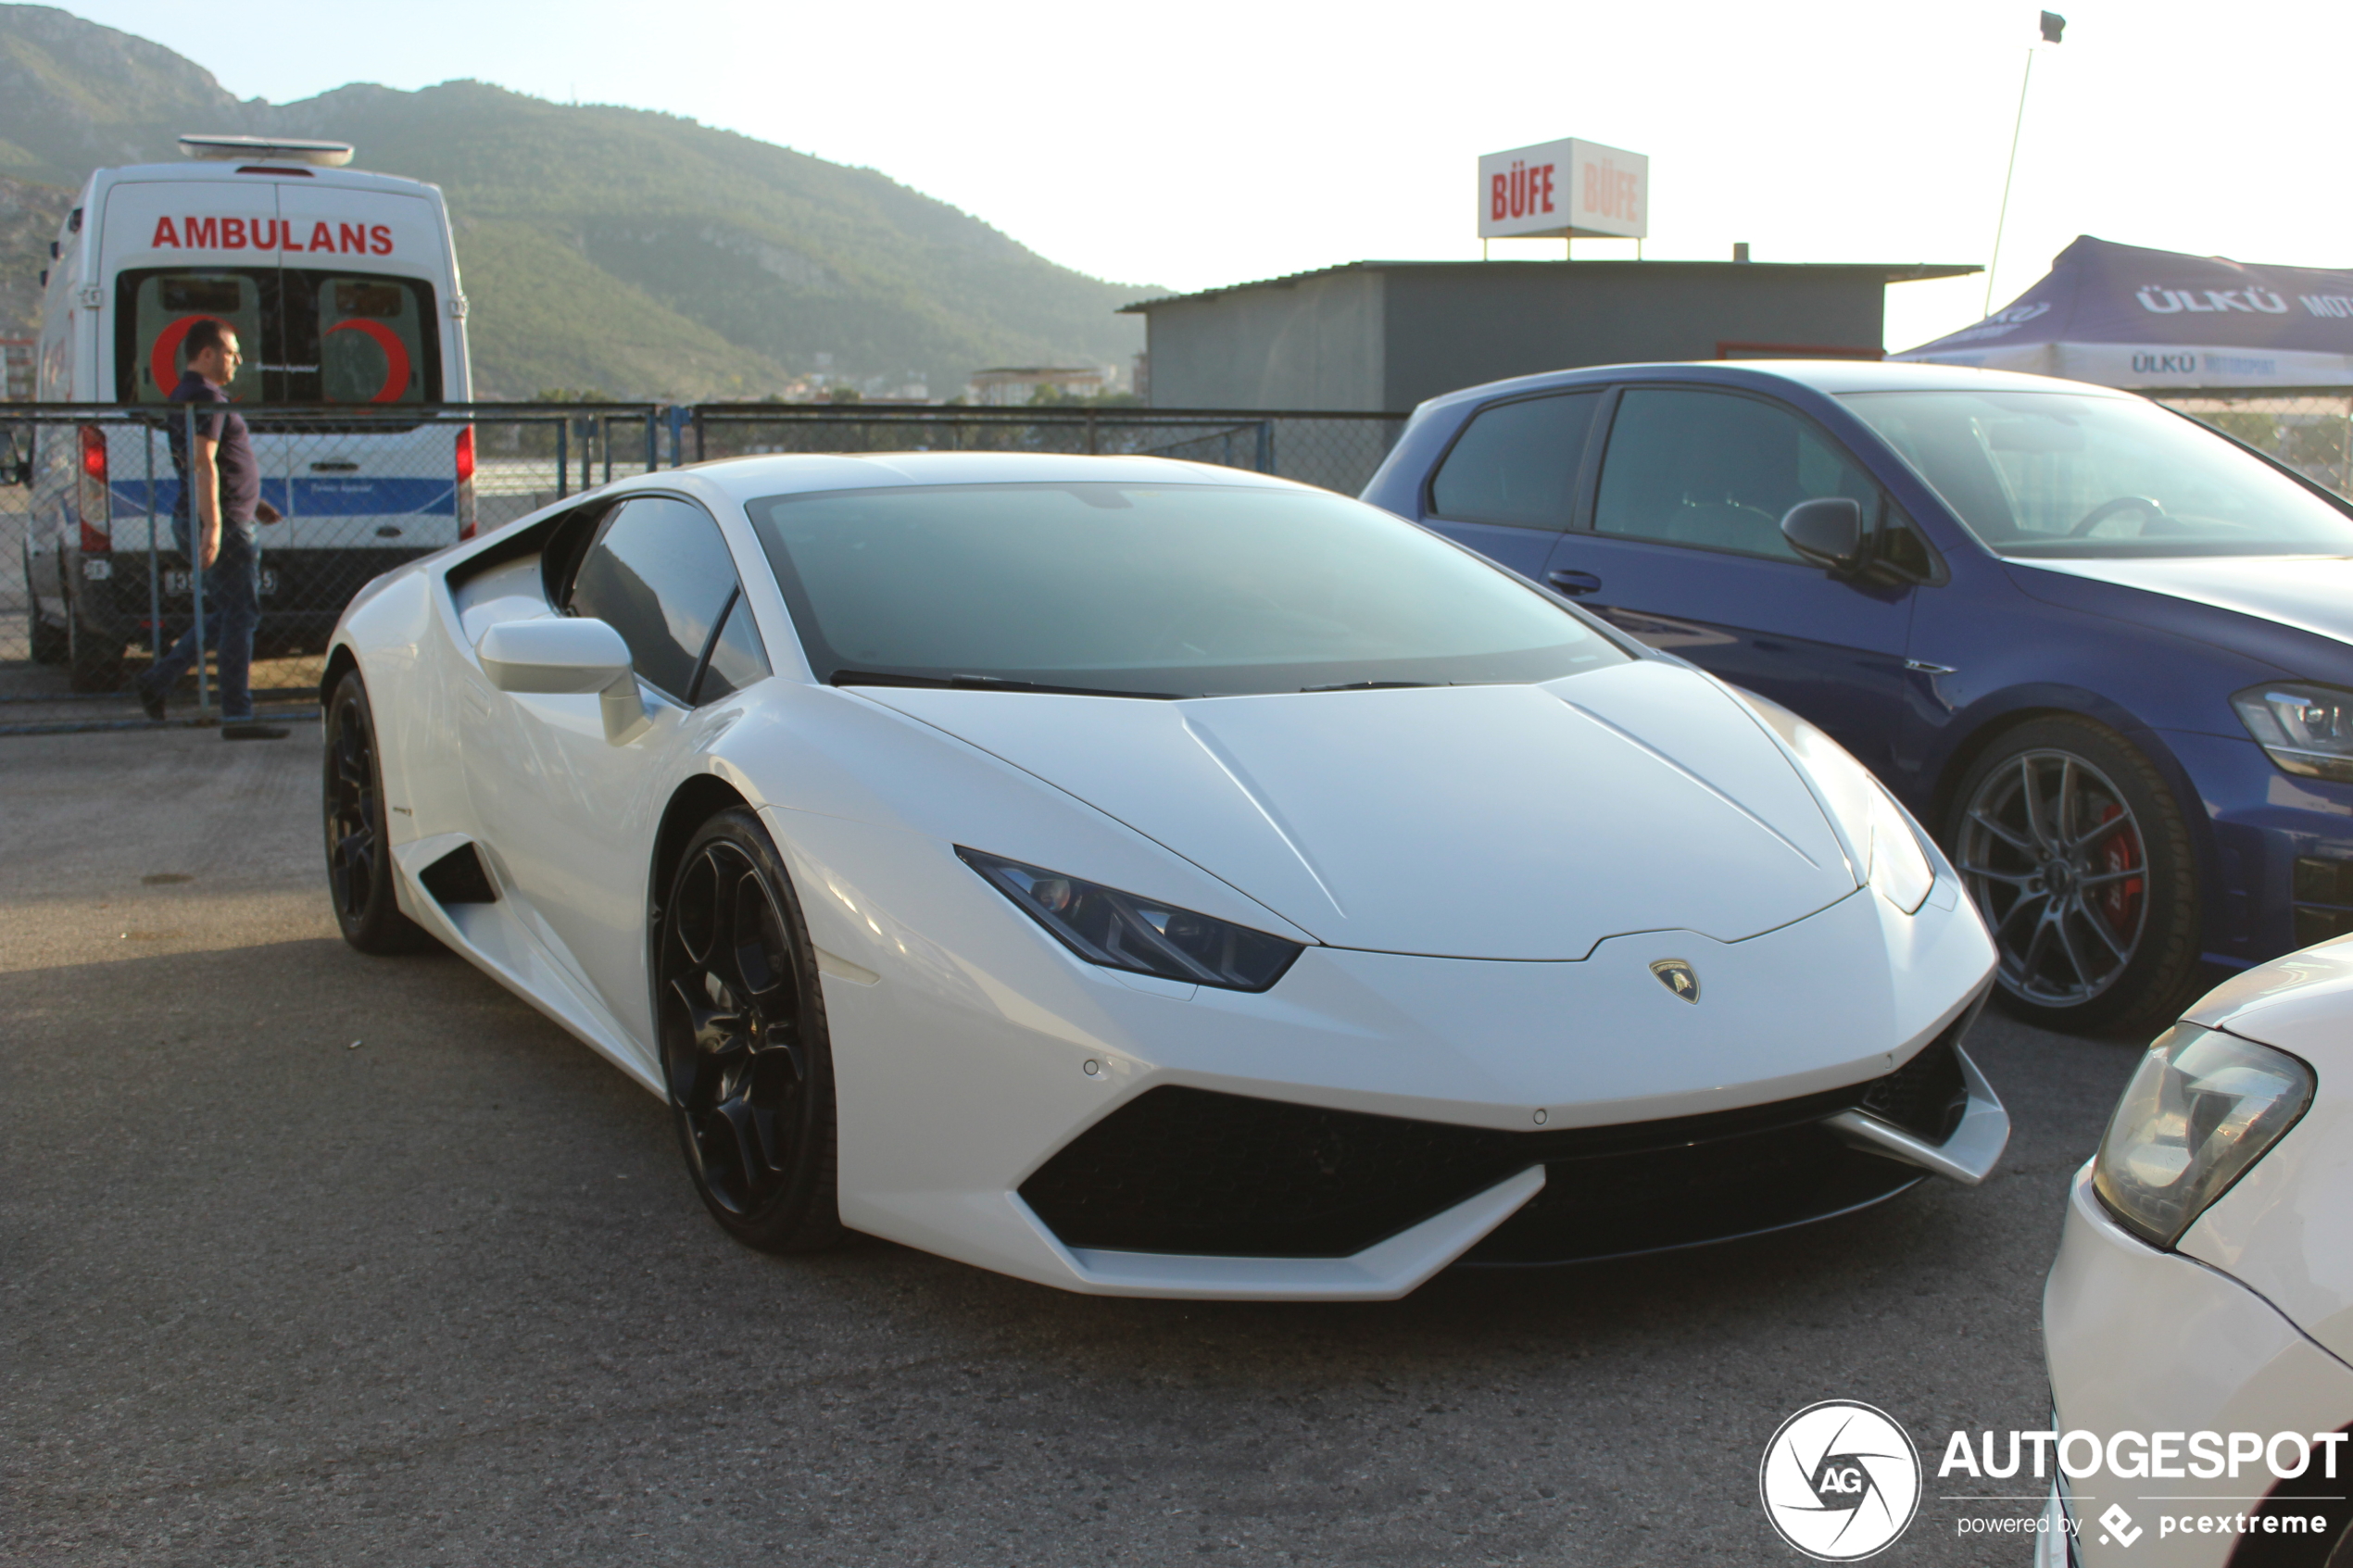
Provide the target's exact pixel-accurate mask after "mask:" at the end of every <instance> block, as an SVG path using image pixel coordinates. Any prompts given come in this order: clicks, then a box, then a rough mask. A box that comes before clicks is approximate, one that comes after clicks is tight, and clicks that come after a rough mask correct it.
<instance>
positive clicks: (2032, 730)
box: [1944, 717, 2200, 1034]
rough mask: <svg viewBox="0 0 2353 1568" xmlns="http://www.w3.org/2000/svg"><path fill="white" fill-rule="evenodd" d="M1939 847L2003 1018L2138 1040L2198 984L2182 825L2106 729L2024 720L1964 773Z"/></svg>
mask: <svg viewBox="0 0 2353 1568" xmlns="http://www.w3.org/2000/svg"><path fill="white" fill-rule="evenodd" d="M1954 802H1955V804H1954V808H1953V812H1952V816H1951V818H1950V820H1949V821H1948V822H1947V823H1946V826H1945V834H1944V841H1945V845H1946V847H1947V850H1948V852H1949V853H1950V854H1951V855H1952V858H1953V864H1954V866H1955V867H1956V868H1957V870H1958V871H1959V872H1960V873H1961V881H1962V882H1963V884H1965V885H1967V886H1968V888H1969V896H1970V897H1971V898H1973V899H1974V900H1975V901H1976V904H1977V908H1978V912H1979V913H1980V914H1982V915H1983V916H1984V917H1985V924H1986V927H1987V929H1988V930H1990V931H1991V932H1992V933H1993V934H1994V947H1996V948H1998V949H1999V950H2000V954H2001V960H2000V963H1999V966H1998V967H1997V969H1996V971H1995V985H1996V987H1997V990H1998V993H1999V995H2000V997H2001V999H2002V1002H2003V1004H2004V1006H2005V1007H2007V1009H2008V1010H2010V1011H2011V1012H2013V1013H2016V1014H2017V1015H2018V1016H2019V1017H2020V1018H2023V1019H2025V1020H2027V1021H2028V1022H2033V1023H2038V1024H2041V1025H2042V1026H2044V1027H2045V1028H2048V1029H2058V1030H2064V1031H2068V1032H2070V1033H2078V1034H2081V1033H2091V1032H2095V1031H2099V1032H2113V1033H2118V1034H2125V1033H2136V1032H2145V1031H2147V1030H2151V1029H2157V1028H2162V1027H2164V1026H2165V1025H2167V1024H2169V1023H2171V1022H2172V1021H2173V1020H2174V1018H2175V1017H2177V1016H2178V1015H2179V1014H2180V1011H2181V1010H2182V1008H2183V1006H2184V1005H2185V1004H2186V1003H2187V1002H2188V1001H2189V999H2190V994H2191V993H2192V992H2193V991H2194V990H2195V989H2196V982H2197V978H2198V967H2197V966H2198V951H2199V908H2200V904H2199V897H2200V895H2199V887H2198V875H2197V859H2196V854H2195V852H2194V851H2193V849H2192V847H2191V845H2190V835H2189V827H2188V824H2187V822H2186V821H2185V819H2184V817H2183V812H2182V809H2181V808H2180V806H2179V805H2178V804H2177V803H2176V802H2175V800H2174V798H2173V792H2172V790H2171V788H2169V787H2168V786H2167V784H2166V783H2165V779H2164V777H2163V775H2161V774H2160V773H2158V771H2157V769H2156V768H2155V766H2153V765H2152V764H2151V763H2150V761H2149V760H2148V759H2147V758H2146V757H2145V756H2143V755H2142V754H2141V752H2140V751H2139V750H2138V749H2137V748H2136V747H2135V746H2133V744H2132V743H2131V742H2130V741H2127V740H2126V739H2125V738H2124V737H2123V736H2122V735H2120V734H2117V733H2116V732H2115V731H2113V730H2111V729H2108V727H2106V726H2105V725H2101V724H2095V723H2093V722H2091V721H2088V720H2083V719H2076V718H2070V717H2053V718H2047V719H2036V720H2032V721H2029V722H2027V723H2024V724H2020V726H2019V727H2018V728H2016V729H2014V730H2012V731H2010V732H2009V733H2007V734H2005V735H2003V736H2001V737H2000V738H1999V739H1998V740H1997V741H1995V742H1994V745H1993V746H1989V747H1988V748H1987V749H1986V751H1985V753H1984V754H1983V755H1982V756H1981V757H1980V758H1979V759H1977V760H1976V761H1975V762H1974V763H1973V764H1971V765H1970V767H1969V771H1967V772H1966V773H1965V774H1963V775H1962V778H1961V782H1960V785H1959V787H1958V788H1957V789H1956V790H1955V791H1954Z"/></svg>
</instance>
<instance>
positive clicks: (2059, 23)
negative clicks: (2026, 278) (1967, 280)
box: [1983, 11, 2067, 316]
mask: <svg viewBox="0 0 2353 1568" xmlns="http://www.w3.org/2000/svg"><path fill="white" fill-rule="evenodd" d="M2042 26H2043V42H2044V43H2045V44H2057V42H2058V41H2059V35H2060V34H2061V33H2063V32H2065V31H2067V19H2066V18H2065V17H2063V16H2060V15H2059V14H2058V13H2057V11H2045V12H2044V13H2043V17H2042ZM2033 84H2034V45H2033V44H2028V45H2027V46H2026V74H2025V76H2024V77H2022V78H2021V79H2020V82H2019V84H2018V118H2017V119H2015V120H2014V121H2012V122H2011V125H2010V163H2009V168H2008V169H2006V170H2004V171H2003V174H2002V207H2001V211H2000V212H1999V213H1997V214H1996V215H1995V216H1994V254H1993V256H1992V257H1991V258H1989V259H1988V260H1987V261H1986V263H1985V310H1984V312H1983V313H1984V314H1985V315H1987V316H1991V315H1993V314H1994V269H1995V268H1997V267H1999V266H2000V265H2001V264H2002V230H2003V228H2004V226H2005V225H2007V223H2008V222H2009V219H2010V183H2011V182H2012V181H2014V180H2016V179H2017V178H2018V139H2019V134H2020V132H2022V131H2024V130H2025V129H2026V90H2027V89H2028V88H2029V87H2031V86H2032V85H2033Z"/></svg>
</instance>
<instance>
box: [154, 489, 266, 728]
mask: <svg viewBox="0 0 2353 1568" xmlns="http://www.w3.org/2000/svg"><path fill="white" fill-rule="evenodd" d="M174 532H176V533H178V534H179V536H180V549H181V553H182V554H183V555H185V556H187V557H188V558H189V559H190V560H194V559H195V551H194V550H193V549H191V548H189V545H190V540H189V538H188V534H187V532H186V530H185V529H184V528H181V527H178V526H176V525H175V529H174ZM260 621H261V547H260V546H258V545H256V544H255V543H254V542H253V541H252V540H251V539H249V538H247V537H246V536H245V533H242V532H241V531H240V530H238V529H236V528H234V527H229V528H223V529H222V530H221V531H220V555H219V556H218V557H216V558H214V560H213V563H212V565H211V566H209V567H208V568H206V569H205V574H204V630H205V635H206V636H207V638H208V639H209V640H210V641H211V643H212V646H214V648H216V649H217V650H218V651H219V653H220V721H221V722H222V723H224V724H238V723H244V722H246V721H249V720H251V719H252V718H253V633H254V628H255V627H256V626H258V624H260ZM202 652H203V650H202V649H201V648H199V647H198V646H197V645H196V629H195V627H194V626H191V627H189V628H188V630H187V631H186V632H185V633H182V636H181V638H180V640H179V641H178V642H176V643H174V644H172V645H171V651H170V652H169V653H167V654H165V655H164V656H163V657H162V658H161V659H157V661H156V666H155V668H154V669H152V670H150V671H147V672H146V673H145V675H143V676H141V677H140V679H141V680H142V681H143V682H145V684H146V686H147V689H148V690H149V691H153V692H168V691H170V689H171V688H172V687H173V686H174V685H176V684H178V683H179V680H180V677H181V676H182V675H184V674H186V673H187V672H188V667H189V666H190V665H192V664H194V663H195V661H196V660H197V659H198V658H199V657H201V655H202Z"/></svg>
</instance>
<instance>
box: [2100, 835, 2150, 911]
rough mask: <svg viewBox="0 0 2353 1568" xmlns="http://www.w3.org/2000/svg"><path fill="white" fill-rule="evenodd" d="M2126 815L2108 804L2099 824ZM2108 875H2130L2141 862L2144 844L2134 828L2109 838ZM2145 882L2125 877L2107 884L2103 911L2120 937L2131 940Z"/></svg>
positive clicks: (2107, 851)
mask: <svg viewBox="0 0 2353 1568" xmlns="http://www.w3.org/2000/svg"><path fill="white" fill-rule="evenodd" d="M2123 814H2124V808H2123V807H2121V806H2117V805H2112V804H2111V805H2109V806H2108V807H2106V808H2104V809H2102V810H2101V812H2100V821H2102V822H2114V821H2116V819H2117V818H2119V817H2120V816H2122V815H2123ZM2101 858H2102V859H2104V860H2105V861H2106V862H2107V868H2108V871H2109V872H2129V871H2132V870H2133V869H2134V868H2135V867H2137V866H2139V865H2140V863H2141V841H2140V837H2139V835H2137V834H2134V833H2133V830H2132V829H2131V828H2124V829H2122V830H2120V831H2119V832H2116V833H2112V834H2108V847H2107V849H2106V850H2105V851H2103V853H2102V857H2101ZM2141 890H2142V879H2141V878H2139V877H2137V876H2128V877H2124V878H2122V879H2121V880H2120V881H2116V882H2111V883H2109V884H2108V891H2107V892H2106V893H2105V894H2103V895H2101V897H2100V912H2101V913H2103V914H2105V915H2107V916H2108V929H2109V930H2110V931H2113V932H2115V933H2116V935H2118V936H2120V937H2129V936H2130V935H2132V931H2133V918H2134V917H2135V916H2136V915H2138V914H2139V913H2140V909H2141Z"/></svg>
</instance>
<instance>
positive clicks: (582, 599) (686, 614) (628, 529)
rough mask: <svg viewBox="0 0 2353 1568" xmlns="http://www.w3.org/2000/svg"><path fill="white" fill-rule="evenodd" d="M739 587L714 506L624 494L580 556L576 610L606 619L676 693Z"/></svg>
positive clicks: (690, 677)
mask: <svg viewBox="0 0 2353 1568" xmlns="http://www.w3.org/2000/svg"><path fill="white" fill-rule="evenodd" d="M735 592H736V564H735V561H734V560H733V559H732V558H730V557H729V556H728V554H727V544H726V541H725V540H724V539H722V538H721V537H720V534H719V525H718V524H717V523H715V522H713V521H711V514H710V513H708V512H706V511H704V510H703V509H702V508H700V507H698V506H695V505H693V504H692V503H691V502H686V501H678V500H673V499H671V498H670V497H669V496H666V495H641V496H638V497H636V498H635V499H634V500H630V501H625V502H623V504H622V507H621V509H620V510H619V511H618V512H616V513H614V514H613V518H612V521H610V522H609V523H607V524H606V525H605V530H604V532H603V533H601V534H599V535H598V539H597V542H596V543H595V544H594V545H591V546H588V553H587V554H586V555H585V556H584V557H582V558H581V561H580V571H579V572H578V574H577V575H575V576H574V577H573V583H572V600H571V602H570V604H568V605H567V606H566V607H565V608H568V609H570V610H571V611H572V613H573V614H574V615H585V616H591V617H594V618H595V619H597V620H598V621H608V622H610V624H611V626H612V628H613V630H614V631H616V632H619V633H621V640H622V641H623V642H625V643H627V644H628V645H629V657H630V659H631V660H632V661H633V662H634V663H635V665H636V668H637V673H638V675H639V676H640V677H641V678H643V679H644V680H645V682H646V683H647V684H648V685H651V686H654V687H656V688H658V689H660V690H661V691H663V692H666V693H668V694H669V695H670V696H673V697H676V698H677V699H678V700H679V701H681V702H684V701H686V694H687V693H688V692H689V691H690V690H691V689H692V688H693V685H694V679H695V667H696V665H698V664H699V663H700V662H701V661H702V650H703V647H704V646H705V645H706V644H708V643H709V642H710V641H711V628H712V627H713V626H715V625H716V624H717V623H718V621H719V616H720V612H721V611H723V610H724V609H725V608H727V601H728V599H729V598H730V597H732V596H734V594H735Z"/></svg>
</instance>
